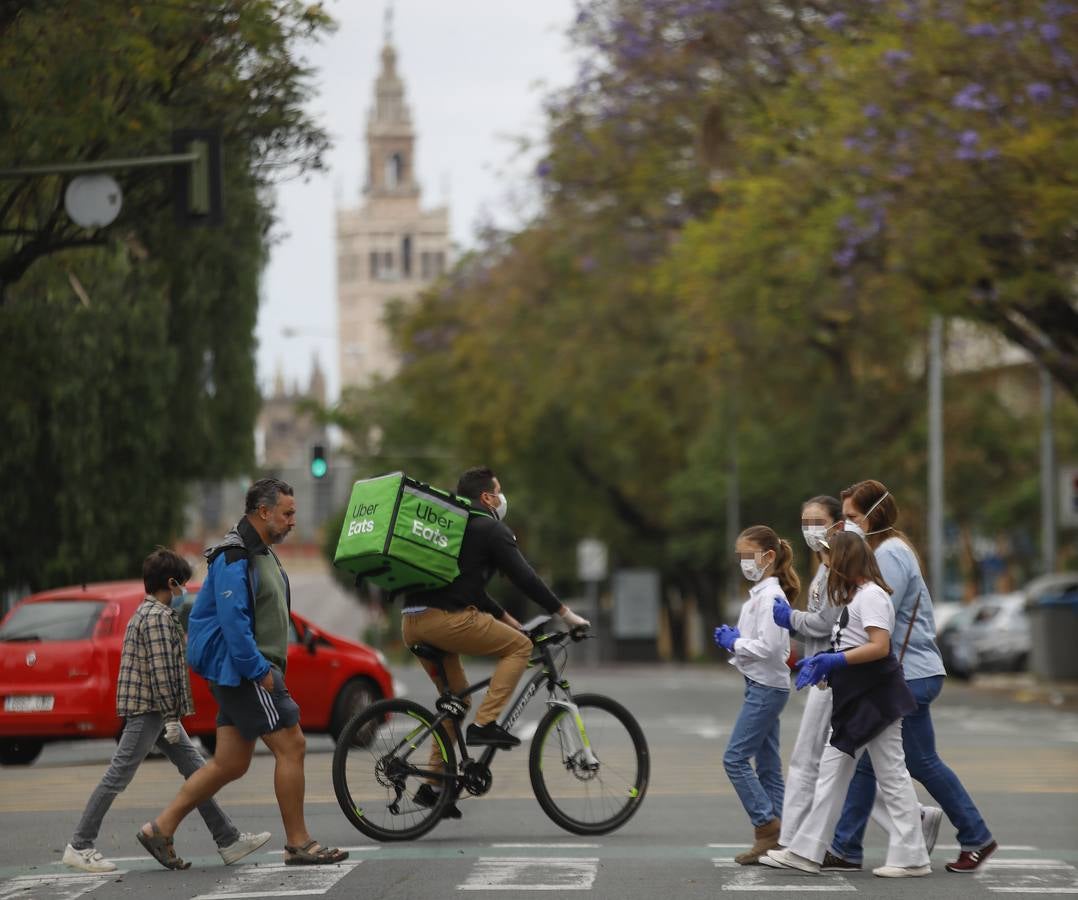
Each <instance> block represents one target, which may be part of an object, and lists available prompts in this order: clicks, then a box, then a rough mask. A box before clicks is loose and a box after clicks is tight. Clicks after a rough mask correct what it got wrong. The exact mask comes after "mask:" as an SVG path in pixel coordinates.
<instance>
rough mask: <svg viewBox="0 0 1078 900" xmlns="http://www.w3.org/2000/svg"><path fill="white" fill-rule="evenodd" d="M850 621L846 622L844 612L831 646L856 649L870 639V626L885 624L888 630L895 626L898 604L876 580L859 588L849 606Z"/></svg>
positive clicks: (883, 625)
mask: <svg viewBox="0 0 1078 900" xmlns="http://www.w3.org/2000/svg"><path fill="white" fill-rule="evenodd" d="M846 609H847V610H848V611H849V614H850V615H849V621H847V622H846V624H845V625H843V624H842V618H844V617H842V616H840V617H839V621H838V622H836V623H835V627H834V628H832V629H831V646H832V647H834V648H835V649H836V650H852V649H853V648H854V647H860V646H862V645H864V644H867V643H868V631H867V630H866V629H868V628H869V627H872V628H883V629H884V630H885V631H886V632H887V633H888V634H891V633H892V632H893V631H894V630H895V608H894V606H893V605H892V604H891V598H890V596H888V594H887V591H885V590H884V589H883V588H881V587H880V586H879V585H878V584H876V583H875V582H874V581H870V582H867V583H866V584H863V585H861V586H860V587H859V588H858V589H857V593H855V594H854V595H853V599H852V600H851V601H850V603H849V605H848V606H847V607H846Z"/></svg>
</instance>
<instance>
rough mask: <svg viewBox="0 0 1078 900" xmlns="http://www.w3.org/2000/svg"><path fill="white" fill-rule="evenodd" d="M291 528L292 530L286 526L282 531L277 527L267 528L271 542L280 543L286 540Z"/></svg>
mask: <svg viewBox="0 0 1078 900" xmlns="http://www.w3.org/2000/svg"><path fill="white" fill-rule="evenodd" d="M291 530H292V529H291V528H285V529H283V530H282V531H278V530H277V529H275V528H268V529H267V531H268V532H269V539H270V543H271V544H280V543H283V542H284V539H285V538H286V537H288V533H289V532H290V531H291Z"/></svg>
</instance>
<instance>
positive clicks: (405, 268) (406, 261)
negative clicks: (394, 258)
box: [401, 234, 412, 278]
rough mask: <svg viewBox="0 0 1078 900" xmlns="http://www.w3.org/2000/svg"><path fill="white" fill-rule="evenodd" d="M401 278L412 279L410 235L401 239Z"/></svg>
mask: <svg viewBox="0 0 1078 900" xmlns="http://www.w3.org/2000/svg"><path fill="white" fill-rule="evenodd" d="M401 277H402V278H411V277H412V236H411V235H410V234H406V235H405V236H404V237H403V238H401Z"/></svg>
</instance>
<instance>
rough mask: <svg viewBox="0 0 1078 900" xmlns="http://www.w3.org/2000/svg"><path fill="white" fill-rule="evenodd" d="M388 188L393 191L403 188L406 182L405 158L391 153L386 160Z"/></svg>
mask: <svg viewBox="0 0 1078 900" xmlns="http://www.w3.org/2000/svg"><path fill="white" fill-rule="evenodd" d="M385 175H386V187H387V188H389V189H390V190H392V189H393V188H397V187H400V186H401V183H402V182H403V181H404V156H403V155H401V154H400V153H391V154H390V155H389V157H388V158H387V159H386V172H385Z"/></svg>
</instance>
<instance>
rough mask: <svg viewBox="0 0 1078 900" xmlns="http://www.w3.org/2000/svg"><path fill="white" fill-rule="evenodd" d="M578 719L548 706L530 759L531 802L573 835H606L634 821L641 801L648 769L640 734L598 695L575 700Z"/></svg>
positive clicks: (634, 724) (624, 715)
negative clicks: (536, 801)
mask: <svg viewBox="0 0 1078 900" xmlns="http://www.w3.org/2000/svg"><path fill="white" fill-rule="evenodd" d="M573 702H575V703H576V706H577V709H578V710H579V711H580V719H579V721H577V719H576V717H575V716H573V714H572V712H571V711H570V710H568V709H566V708H565V707H562V706H552V707H551V708H550V710H549V711H548V712H547V714H546V715H545V716H543V718H542V719H541V720H540V722H539V726H538V728H536V731H535V736H534V737H533V738H532V746H531V754H530V756H529V757H528V772H529V774H530V775H531V782H532V790H534V791H535V799H536V800H538V801H539V805H540V806H541V807H542V808H543V812H545V813H546V814H547V815H548V816H550V818H551V819H553V821H554V822H556V823H557V824H558V825H560V826H561V827H562V828H564V829H565V830H566V831H571V832H573V833H574V834H606V833H607V832H610V831H613V830H614V829H615V828H620V827H621V826H622V825H624V824H625V823H626V822H628V821H629V819H630V818H632V816H633V814H634V813H635V812H636V811H637V810H638V809H639V808H640V804H641V803H642V802H643V800H644V794H645V792H646V791H647V787H648V775H649V773H650V769H651V764H650V761H649V757H648V745H647V741H646V740H644V732H643V731H642V730H641V729H640V726H639V724H637V721H636V719H634V718H633V716H632V714H631V713H630V712H629V711H628V710H627V709H626V708H625V707H624V706H622V705H621V704H620V703H617V702H615V701H614V700H611V699H610V698H609V697H603V696H601V695H599V694H581V695H580V696H578V697H574V698H573Z"/></svg>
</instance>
